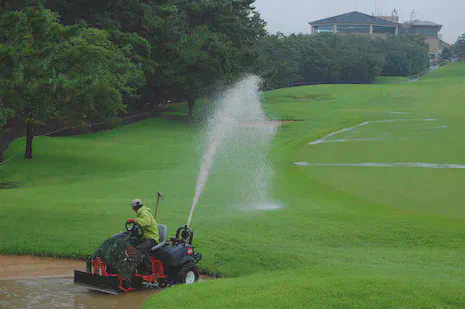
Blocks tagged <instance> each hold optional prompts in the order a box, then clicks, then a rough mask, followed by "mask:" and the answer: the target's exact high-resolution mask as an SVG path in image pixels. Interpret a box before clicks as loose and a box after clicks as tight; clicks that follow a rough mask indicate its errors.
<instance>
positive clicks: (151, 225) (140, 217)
mask: <svg viewBox="0 0 465 309" xmlns="http://www.w3.org/2000/svg"><path fill="white" fill-rule="evenodd" d="M135 221H136V223H138V224H140V225H141V226H142V230H143V231H144V236H143V237H142V238H150V239H153V240H155V241H156V242H157V243H160V235H158V223H157V221H156V220H155V217H154V216H153V215H152V212H151V211H150V208H148V207H145V206H142V207H141V208H139V209H138V210H137V218H136V219H135Z"/></svg>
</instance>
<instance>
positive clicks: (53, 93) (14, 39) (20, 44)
mask: <svg viewBox="0 0 465 309" xmlns="http://www.w3.org/2000/svg"><path fill="white" fill-rule="evenodd" d="M0 27H1V29H2V32H1V33H0V87H1V88H2V89H3V105H4V106H6V107H7V108H9V109H11V110H13V111H14V112H15V116H16V117H17V118H18V119H21V120H22V121H23V122H24V124H25V126H26V151H25V158H26V159H31V158H32V142H33V137H34V133H35V129H36V128H37V127H38V126H44V125H47V124H48V123H49V122H51V121H54V122H57V121H58V122H60V123H62V124H63V125H85V124H87V123H88V122H89V121H92V120H96V119H106V118H109V117H113V116H115V115H117V114H118V113H120V112H123V111H124V110H125V106H124V104H123V100H122V98H123V95H125V94H126V95H132V94H134V93H135V91H136V89H137V88H139V87H141V86H142V85H143V84H144V78H143V72H142V70H140V68H138V67H137V65H136V64H134V63H133V62H131V59H130V58H129V57H128V56H127V55H126V54H125V52H124V51H122V50H121V49H119V48H118V47H117V46H116V45H115V44H113V43H112V42H111V41H110V39H109V37H110V35H109V33H107V32H106V31H103V30H98V29H91V28H86V26H85V24H83V23H80V24H79V25H73V26H63V25H61V24H59V23H58V15H57V14H55V13H52V12H51V11H49V10H46V9H43V8H42V7H41V5H33V6H28V7H26V8H24V10H23V11H8V10H2V11H0Z"/></svg>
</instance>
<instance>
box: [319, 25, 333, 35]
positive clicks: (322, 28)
mask: <svg viewBox="0 0 465 309" xmlns="http://www.w3.org/2000/svg"><path fill="white" fill-rule="evenodd" d="M315 32H316V33H322V32H334V25H327V26H315Z"/></svg>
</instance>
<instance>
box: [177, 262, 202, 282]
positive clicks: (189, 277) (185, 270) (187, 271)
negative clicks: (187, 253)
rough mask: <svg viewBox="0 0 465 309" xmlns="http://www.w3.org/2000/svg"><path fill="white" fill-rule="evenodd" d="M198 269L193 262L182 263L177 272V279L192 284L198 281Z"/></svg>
mask: <svg viewBox="0 0 465 309" xmlns="http://www.w3.org/2000/svg"><path fill="white" fill-rule="evenodd" d="M199 276H200V274H199V271H198V270H197V266H195V264H192V263H189V264H186V265H184V266H183V267H182V268H181V270H180V271H179V272H178V275H177V277H178V278H177V281H178V282H179V283H181V284H193V283H196V282H197V281H199Z"/></svg>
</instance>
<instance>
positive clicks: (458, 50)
mask: <svg viewBox="0 0 465 309" xmlns="http://www.w3.org/2000/svg"><path fill="white" fill-rule="evenodd" d="M453 50H454V53H455V54H456V55H457V57H458V58H459V60H460V61H462V60H464V59H465V34H462V35H461V36H460V37H459V38H458V39H457V41H456V42H455V43H454V47H453Z"/></svg>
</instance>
